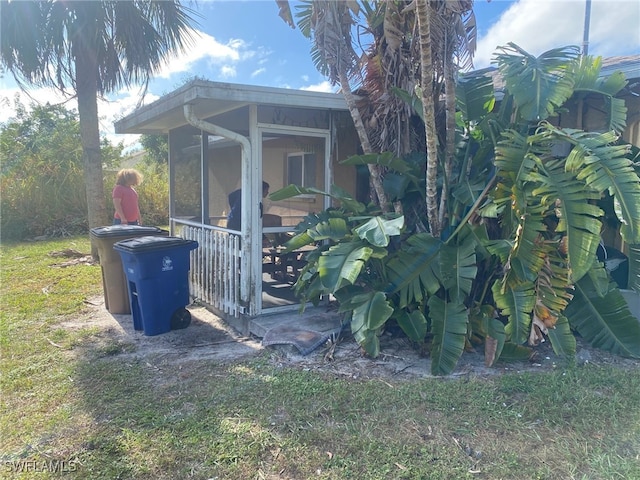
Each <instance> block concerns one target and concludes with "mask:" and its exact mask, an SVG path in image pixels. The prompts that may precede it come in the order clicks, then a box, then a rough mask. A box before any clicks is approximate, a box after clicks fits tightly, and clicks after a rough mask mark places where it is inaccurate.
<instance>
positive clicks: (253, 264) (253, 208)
mask: <svg viewBox="0 0 640 480" xmlns="http://www.w3.org/2000/svg"><path fill="white" fill-rule="evenodd" d="M249 138H250V141H251V144H252V145H254V146H255V147H256V148H253V149H252V150H251V155H250V162H249V164H248V165H246V168H243V169H242V175H243V178H242V186H243V187H245V188H243V189H242V195H243V196H244V195H245V192H246V193H247V196H246V197H245V198H243V199H242V209H243V212H242V222H243V223H242V229H243V231H244V230H246V231H248V232H249V241H250V242H251V250H250V252H251V253H250V257H251V258H250V263H249V268H248V269H247V272H250V273H249V289H250V290H249V292H250V299H249V315H250V316H252V317H253V316H257V315H260V313H262V219H261V218H260V202H262V153H261V152H262V146H261V145H260V143H261V139H260V132H259V131H258V106H257V105H256V104H251V105H249ZM245 172H246V173H245ZM246 187H249V188H246ZM247 190H248V191H247Z"/></svg>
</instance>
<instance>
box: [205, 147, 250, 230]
mask: <svg viewBox="0 0 640 480" xmlns="http://www.w3.org/2000/svg"><path fill="white" fill-rule="evenodd" d="M241 160H242V159H241V149H240V146H239V145H233V146H228V147H224V148H217V149H212V150H210V151H209V169H208V170H209V220H210V224H211V225H216V226H219V227H225V226H226V225H227V213H229V202H228V200H227V196H228V195H229V194H230V193H231V192H233V191H234V190H236V189H238V188H240V179H241V170H242V164H241Z"/></svg>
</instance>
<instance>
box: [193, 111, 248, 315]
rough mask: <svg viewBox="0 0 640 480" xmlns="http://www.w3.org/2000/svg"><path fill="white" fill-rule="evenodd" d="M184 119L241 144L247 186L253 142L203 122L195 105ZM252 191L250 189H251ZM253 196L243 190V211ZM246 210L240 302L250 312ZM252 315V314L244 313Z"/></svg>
mask: <svg viewBox="0 0 640 480" xmlns="http://www.w3.org/2000/svg"><path fill="white" fill-rule="evenodd" d="M184 117H185V119H186V120H187V122H189V124H191V125H193V126H194V127H196V128H198V129H200V130H202V131H205V132H208V133H211V134H213V135H218V136H221V137H224V138H228V139H229V140H233V141H235V142H238V143H239V144H240V147H241V150H242V176H243V179H242V186H245V185H247V184H246V183H245V179H244V176H245V174H246V172H250V171H251V150H252V149H251V142H250V141H249V139H248V138H247V137H244V136H242V135H240V134H238V133H236V132H233V131H231V130H227V129H226V128H223V127H221V126H219V125H215V124H213V123H210V122H207V121H205V120H202V119H201V118H198V117H196V115H195V113H194V111H193V105H190V104H186V105H185V106H184ZM249 190H250V189H249ZM249 195H251V191H247V189H246V188H243V189H242V202H243V204H242V205H243V209H245V208H246V207H245V206H246V205H251V202H250V201H249V198H248V196H249ZM245 214H246V209H245V211H244V212H243V215H242V227H241V228H242V236H241V242H240V248H241V250H242V255H241V257H240V300H241V302H242V303H243V305H245V306H249V310H251V306H250V302H251V301H252V295H251V292H252V290H251V272H250V270H249V268H250V266H251V257H252V253H251V251H252V248H251V247H252V242H251V229H247V228H245V225H246V222H247V221H248V218H246V217H245ZM244 313H245V314H246V313H250V312H244Z"/></svg>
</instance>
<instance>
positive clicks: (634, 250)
mask: <svg viewBox="0 0 640 480" xmlns="http://www.w3.org/2000/svg"><path fill="white" fill-rule="evenodd" d="M629 289H631V290H635V291H636V292H638V293H640V245H639V244H636V245H629Z"/></svg>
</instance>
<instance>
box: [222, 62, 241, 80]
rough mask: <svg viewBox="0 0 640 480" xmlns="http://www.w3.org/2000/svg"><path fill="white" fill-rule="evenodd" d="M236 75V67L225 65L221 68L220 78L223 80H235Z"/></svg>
mask: <svg viewBox="0 0 640 480" xmlns="http://www.w3.org/2000/svg"><path fill="white" fill-rule="evenodd" d="M236 75H237V72H236V67H234V66H233V65H223V66H222V68H220V76H221V77H222V78H233V77H235V76H236Z"/></svg>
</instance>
